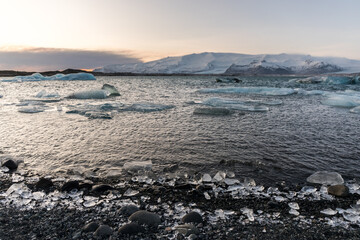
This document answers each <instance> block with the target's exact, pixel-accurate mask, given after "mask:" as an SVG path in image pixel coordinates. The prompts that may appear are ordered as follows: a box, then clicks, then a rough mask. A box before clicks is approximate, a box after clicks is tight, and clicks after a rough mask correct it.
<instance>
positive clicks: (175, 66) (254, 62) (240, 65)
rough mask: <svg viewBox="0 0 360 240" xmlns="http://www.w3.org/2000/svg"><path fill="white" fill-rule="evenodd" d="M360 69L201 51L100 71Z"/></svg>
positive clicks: (343, 62) (335, 61) (288, 57)
mask: <svg viewBox="0 0 360 240" xmlns="http://www.w3.org/2000/svg"><path fill="white" fill-rule="evenodd" d="M359 71H360V60H351V59H346V58H338V57H313V56H310V55H301V54H259V55H248V54H238V53H211V52H209V53H208V52H206V53H200V54H190V55H184V56H180V57H167V58H163V59H159V60H156V61H151V62H146V63H128V64H115V65H108V66H104V67H102V68H99V69H95V70H94V72H96V73H104V74H108V73H128V74H129V73H131V74H228V75H269V74H276V75H285V74H286V75H289V74H295V75H296V74H299V75H300V74H301V75H311V74H323V73H351V72H359Z"/></svg>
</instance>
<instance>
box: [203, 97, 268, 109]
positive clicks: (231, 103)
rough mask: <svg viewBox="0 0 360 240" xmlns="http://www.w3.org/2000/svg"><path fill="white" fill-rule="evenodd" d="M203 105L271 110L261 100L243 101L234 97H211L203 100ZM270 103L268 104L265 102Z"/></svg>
mask: <svg viewBox="0 0 360 240" xmlns="http://www.w3.org/2000/svg"><path fill="white" fill-rule="evenodd" d="M202 104H203V105H207V106H212V107H216V108H228V109H232V110H240V111H250V112H266V111H269V108H268V107H265V106H260V104H263V103H260V102H254V101H241V100H234V99H224V98H209V99H206V100H205V101H203V102H202ZM263 105H268V104H263Z"/></svg>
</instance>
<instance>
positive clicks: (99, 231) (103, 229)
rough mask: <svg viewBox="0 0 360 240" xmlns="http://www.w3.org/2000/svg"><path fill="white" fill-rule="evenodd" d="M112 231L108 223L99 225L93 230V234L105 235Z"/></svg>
mask: <svg viewBox="0 0 360 240" xmlns="http://www.w3.org/2000/svg"><path fill="white" fill-rule="evenodd" d="M112 233H113V230H112V229H111V227H109V226H108V225H100V226H99V227H98V228H97V229H96V231H95V232H94V235H95V236H98V237H107V236H110V235H111V234H112Z"/></svg>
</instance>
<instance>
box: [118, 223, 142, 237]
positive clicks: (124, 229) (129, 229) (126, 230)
mask: <svg viewBox="0 0 360 240" xmlns="http://www.w3.org/2000/svg"><path fill="white" fill-rule="evenodd" d="M144 231H145V229H144V228H143V227H142V226H140V225H139V224H137V223H134V222H132V223H127V224H125V225H123V226H121V228H120V229H119V231H118V233H119V234H120V235H121V234H124V235H126V234H129V235H136V234H138V233H142V232H144Z"/></svg>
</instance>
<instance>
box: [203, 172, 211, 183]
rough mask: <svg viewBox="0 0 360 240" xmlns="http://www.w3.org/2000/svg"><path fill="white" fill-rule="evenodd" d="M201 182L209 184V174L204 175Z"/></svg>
mask: <svg viewBox="0 0 360 240" xmlns="http://www.w3.org/2000/svg"><path fill="white" fill-rule="evenodd" d="M201 180H202V181H203V182H211V181H212V178H211V176H210V174H207V173H205V174H204V175H203V176H202V178H201Z"/></svg>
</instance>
